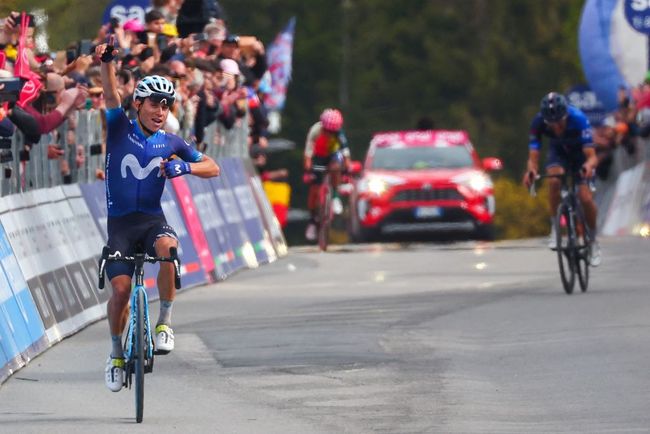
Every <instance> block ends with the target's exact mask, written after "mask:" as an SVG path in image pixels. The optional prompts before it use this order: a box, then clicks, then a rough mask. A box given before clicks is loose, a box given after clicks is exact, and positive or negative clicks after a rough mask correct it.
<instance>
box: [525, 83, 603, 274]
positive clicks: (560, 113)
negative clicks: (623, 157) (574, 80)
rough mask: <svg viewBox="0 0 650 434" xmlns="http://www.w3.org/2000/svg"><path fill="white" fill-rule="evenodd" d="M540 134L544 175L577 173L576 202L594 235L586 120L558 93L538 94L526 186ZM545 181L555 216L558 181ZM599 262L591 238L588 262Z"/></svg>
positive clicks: (534, 169)
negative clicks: (544, 151)
mask: <svg viewBox="0 0 650 434" xmlns="http://www.w3.org/2000/svg"><path fill="white" fill-rule="evenodd" d="M543 136H546V137H548V138H549V150H548V156H547V162H546V173H547V174H548V175H561V174H563V173H565V172H567V171H570V172H574V173H575V172H577V173H578V179H577V180H576V182H578V183H579V184H580V186H579V192H578V194H579V198H580V202H582V206H583V208H584V210H585V218H586V220H587V224H588V225H589V226H590V227H591V229H592V230H593V233H594V236H595V234H596V217H597V213H598V210H597V209H596V203H595V202H594V199H593V195H592V192H591V189H590V188H589V185H588V182H589V180H591V178H592V177H593V176H594V170H595V169H596V165H597V164H598V160H597V158H596V151H595V149H594V144H593V140H592V137H591V126H590V125H589V120H588V119H587V117H586V116H585V114H584V113H583V112H582V111H580V109H578V108H576V107H573V106H571V105H569V104H568V103H567V101H566V98H565V97H564V96H563V95H562V94H560V93H557V92H551V93H549V94H547V95H545V96H544V98H542V101H541V103H540V111H539V113H537V115H536V116H535V117H534V118H533V121H532V123H531V126H530V136H529V145H528V149H529V151H528V164H527V169H526V174H525V175H524V185H526V187H527V188H529V187H530V184H531V182H533V180H534V179H535V177H536V176H537V173H538V167H539V153H540V149H541V142H542V137H543ZM548 181H549V198H550V208H551V216H555V213H556V210H557V207H558V205H559V204H560V187H561V185H560V180H559V179H557V178H549V179H548ZM549 248H551V249H555V248H556V238H555V227H554V225H553V224H552V223H551V235H550V239H549ZM600 262H601V257H600V247H599V245H598V243H597V242H596V241H595V240H594V244H593V247H592V256H591V265H592V266H594V267H596V266H598V265H600Z"/></svg>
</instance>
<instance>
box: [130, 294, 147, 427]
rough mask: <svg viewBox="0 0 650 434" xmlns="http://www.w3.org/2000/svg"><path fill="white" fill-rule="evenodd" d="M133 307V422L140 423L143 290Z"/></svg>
mask: <svg viewBox="0 0 650 434" xmlns="http://www.w3.org/2000/svg"><path fill="white" fill-rule="evenodd" d="M137 291H138V296H137V297H136V306H135V315H136V318H135V339H134V346H135V348H134V351H133V359H134V363H135V420H136V422H138V423H141V422H142V415H143V413H144V359H145V356H146V354H145V345H146V343H145V336H144V332H145V330H144V293H143V292H142V291H144V289H142V288H140V289H138V290H137Z"/></svg>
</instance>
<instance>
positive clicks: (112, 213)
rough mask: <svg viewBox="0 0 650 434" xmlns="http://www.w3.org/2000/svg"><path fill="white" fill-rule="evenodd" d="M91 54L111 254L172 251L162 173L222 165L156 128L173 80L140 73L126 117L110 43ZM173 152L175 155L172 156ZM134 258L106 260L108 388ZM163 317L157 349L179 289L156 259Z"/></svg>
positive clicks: (120, 379) (167, 346)
mask: <svg viewBox="0 0 650 434" xmlns="http://www.w3.org/2000/svg"><path fill="white" fill-rule="evenodd" d="M95 54H96V55H97V56H99V57H100V58H101V60H102V64H101V74H102V86H103V88H104V99H105V103H106V108H107V111H106V124H107V131H108V134H107V137H106V201H107V206H108V223H107V226H108V246H109V248H110V249H111V253H115V252H117V251H119V252H120V253H121V254H122V255H123V256H128V255H131V254H133V252H134V249H135V246H136V245H138V244H139V245H142V246H143V248H144V249H145V250H146V252H147V253H148V254H149V255H151V256H169V255H170V253H169V248H170V247H177V246H178V239H177V236H176V233H175V232H174V229H173V228H172V227H171V226H169V225H167V222H166V221H165V216H164V215H163V210H162V208H161V206H160V198H161V196H162V192H163V189H164V187H165V180H166V179H167V178H175V177H177V176H182V175H187V174H192V175H195V176H199V177H201V178H209V177H213V176H218V175H219V166H218V165H217V163H216V162H215V161H214V160H212V159H211V158H210V157H208V156H206V155H203V154H202V153H200V152H198V151H197V150H196V149H194V148H192V147H191V146H190V145H189V144H188V143H187V142H185V141H184V140H183V139H181V138H180V137H178V136H175V135H173V134H168V133H166V132H165V131H164V130H162V129H161V128H162V127H163V125H164V124H165V120H166V119H167V115H168V114H169V109H170V107H171V106H172V105H173V104H174V101H175V99H176V92H175V90H174V85H173V84H172V83H171V82H170V81H169V80H167V79H166V78H163V77H160V76H157V75H154V76H148V77H144V78H143V79H142V80H141V81H140V82H139V83H138V84H137V86H136V89H135V92H134V95H133V98H134V101H133V107H134V108H135V110H136V112H137V116H136V119H133V120H130V119H129V118H128V117H127V115H126V113H125V112H124V110H123V109H122V107H120V95H119V94H118V90H117V78H116V75H115V66H114V65H113V58H114V56H115V55H116V54H117V50H114V49H113V45H112V42H111V43H109V44H101V45H99V46H97V48H96V49H95ZM174 156H175V157H177V158H173V157H174ZM133 271H134V266H133V264H128V263H123V262H111V263H109V264H108V265H107V267H106V274H107V275H108V277H109V279H110V281H111V285H112V287H113V293H112V295H111V298H110V300H109V301H108V306H107V313H108V322H109V326H110V331H111V339H112V350H111V354H110V357H109V358H108V360H107V362H106V371H105V381H106V386H107V387H108V388H109V389H110V390H112V391H113V392H117V391H119V390H121V389H122V385H123V383H124V354H123V350H122V332H123V330H124V327H125V325H126V320H127V317H128V303H129V295H130V293H131V277H132V276H133ZM157 283H158V291H159V294H160V316H159V318H158V322H157V324H156V330H155V331H156V342H155V347H156V350H158V351H162V352H169V351H171V350H173V349H174V333H173V331H172V329H171V327H170V325H171V311H172V302H173V301H174V297H175V294H176V288H175V287H174V268H173V265H172V264H170V263H161V264H160V271H159V272H158V282H157Z"/></svg>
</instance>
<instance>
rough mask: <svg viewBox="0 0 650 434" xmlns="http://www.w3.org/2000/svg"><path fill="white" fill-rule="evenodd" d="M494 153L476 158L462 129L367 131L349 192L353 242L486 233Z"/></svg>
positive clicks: (490, 231) (496, 165) (490, 230)
mask: <svg viewBox="0 0 650 434" xmlns="http://www.w3.org/2000/svg"><path fill="white" fill-rule="evenodd" d="M500 168H501V161H500V160H499V159H497V158H485V159H483V160H480V159H479V157H478V155H477V153H476V151H475V150H474V147H473V146H472V144H471V142H470V140H469V136H468V134H467V132H465V131H440V130H436V131H394V132H382V133H377V134H375V135H374V136H373V138H372V140H371V142H370V147H369V149H368V155H367V156H366V160H365V163H364V166H363V170H362V172H361V176H360V178H359V179H358V180H357V182H356V184H355V188H354V189H352V191H351V194H350V232H351V236H352V238H353V239H354V240H356V241H364V240H371V239H378V238H381V237H382V236H391V235H407V234H415V233H418V234H434V235H437V234H445V235H464V236H468V237H471V238H478V239H487V240H490V239H494V226H493V217H494V210H495V202H494V192H493V187H492V180H491V179H490V177H489V176H488V175H487V174H486V170H498V169H500Z"/></svg>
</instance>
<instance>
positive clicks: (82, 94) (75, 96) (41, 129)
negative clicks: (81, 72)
mask: <svg viewBox="0 0 650 434" xmlns="http://www.w3.org/2000/svg"><path fill="white" fill-rule="evenodd" d="M87 95H88V90H87V88H86V87H84V86H76V87H73V88H70V89H65V87H64V81H63V78H62V77H61V76H60V75H58V74H56V73H53V72H51V73H49V74H47V79H46V86H45V88H44V90H43V91H42V92H41V95H40V101H39V103H40V106H41V108H42V111H44V112H46V114H41V113H40V112H39V111H38V110H36V109H35V108H34V107H33V106H31V105H30V104H27V105H25V107H24V109H21V108H20V107H19V106H18V105H16V106H15V107H13V108H12V109H11V110H10V114H9V119H11V121H12V122H13V123H14V124H15V125H16V126H17V127H18V128H19V129H20V130H21V131H22V132H23V133H24V134H25V136H26V137H27V138H28V140H29V141H30V142H32V143H36V142H38V140H39V138H40V135H41V134H46V133H49V132H50V131H52V130H54V129H55V128H56V127H58V126H59V125H61V124H62V123H63V121H65V118H66V117H67V116H68V115H69V114H70V113H71V112H72V111H73V110H74V109H75V108H77V107H78V106H80V105H82V104H83V103H84V102H85V100H86V97H87ZM35 126H36V128H35Z"/></svg>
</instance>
